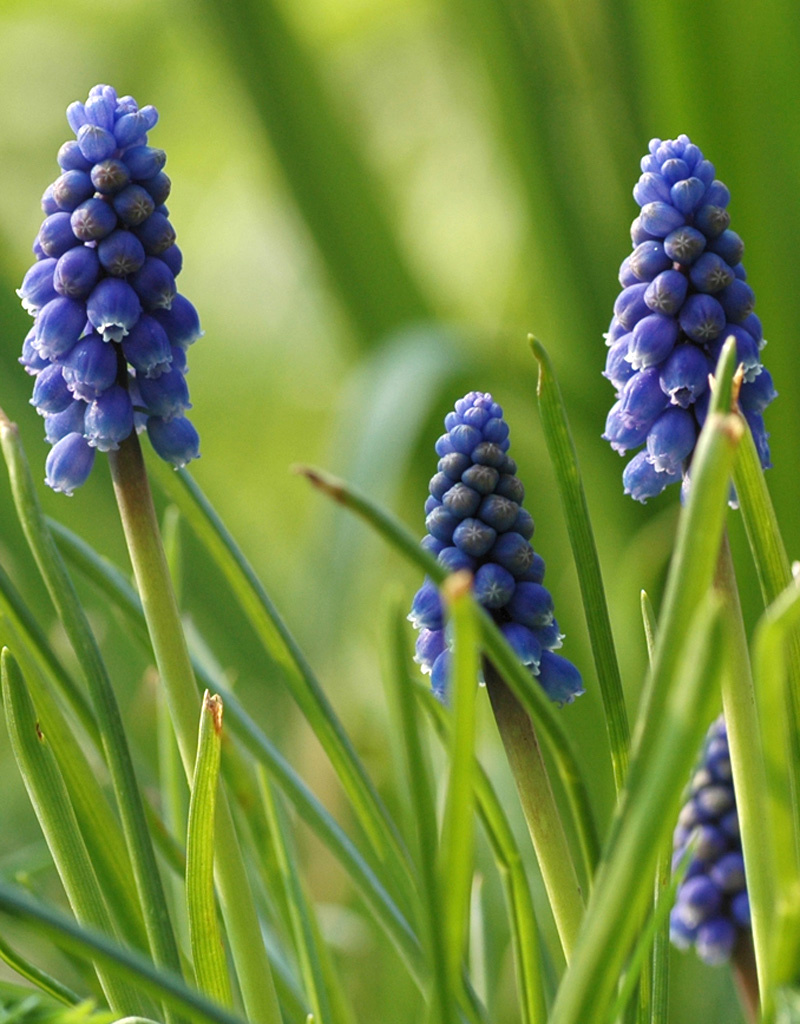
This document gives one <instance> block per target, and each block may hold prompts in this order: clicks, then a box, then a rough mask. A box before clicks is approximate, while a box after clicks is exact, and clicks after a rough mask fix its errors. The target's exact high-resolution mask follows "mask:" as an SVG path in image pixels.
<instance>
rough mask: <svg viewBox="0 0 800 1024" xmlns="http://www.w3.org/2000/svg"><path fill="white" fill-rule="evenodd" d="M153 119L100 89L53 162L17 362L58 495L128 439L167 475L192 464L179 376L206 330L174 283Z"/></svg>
mask: <svg viewBox="0 0 800 1024" xmlns="http://www.w3.org/2000/svg"><path fill="white" fill-rule="evenodd" d="M157 120H158V112H157V111H156V109H155V107H152V106H146V107H141V108H140V107H139V106H138V105H137V103H136V101H135V100H134V99H133V98H132V97H131V96H121V97H118V96H117V94H116V92H115V90H114V89H112V88H111V86H109V85H96V86H95V87H94V88H93V89H92V90H91V91H90V92H89V96H88V99H87V100H86V102H85V103H78V102H75V103H72V104H70V106H69V107H68V109H67V121H68V122H69V125H70V127H71V128H72V130H73V132H74V133H75V136H76V138H75V139H70V140H69V141H68V142H65V143H64V145H63V146H62V147H61V149H60V150H59V152H58V164H59V167H60V168H61V173H60V174H59V176H58V177H57V178H56V180H55V181H54V182H53V183H52V184H51V185H48V187H47V189H45V192H44V195H43V197H42V209H43V211H44V214H45V219H44V221H43V222H42V225H41V227H40V229H39V233H38V235H37V236H36V241H35V242H34V245H33V252H34V255H35V256H36V262H35V263H34V264H33V266H32V267H31V268H30V269H29V270H28V272H27V273H26V274H25V277H24V280H23V282H22V286H21V287H20V288H19V289H18V294H19V296H20V298H21V299H22V304H23V306H24V307H25V309H26V310H27V311H28V312H29V313H30V314H31V315H32V316H33V318H34V322H33V327H32V328H31V330H30V331H29V333H28V336H27V337H26V338H25V342H24V344H23V347H22V356H21V358H20V362H21V363H22V365H23V366H24V368H25V369H26V371H27V372H28V373H29V374H31V375H32V376H33V377H35V382H34V387H33V398H32V399H31V404H32V405H33V406H34V407H35V408H36V411H37V412H38V413H39V414H40V415H41V416H43V417H44V423H45V437H46V439H47V441H48V442H49V443H50V444H51V445H52V446H53V447H52V449H51V451H50V454H49V455H48V458H47V466H46V482H47V483H48V484H49V485H50V486H51V487H52V488H53V489H54V490H56V491H63V492H64V493H65V494H71V493H72V491H73V490H74V489H75V488H76V487H80V486H81V484H83V483H84V482H85V481H86V478H87V477H88V475H89V473H90V472H91V469H92V465H93V463H94V456H95V451H112V450H115V449H117V448H118V447H119V445H120V443H121V442H122V441H124V440H125V438H126V437H128V435H129V434H130V433H131V432H132V431H133V430H134V429H139V430H145V429H146V430H147V433H148V435H149V437H150V441H151V443H152V445H153V447H154V448H155V450H156V452H157V453H158V454H159V455H160V456H161V458H163V459H165V460H166V461H168V462H171V463H172V464H173V465H175V466H176V467H179V466H184V465H185V464H186V463H187V462H189V461H190V460H191V459H193V458H196V457H197V456H198V454H199V438H198V436H197V432H196V430H195V429H194V427H193V426H192V424H191V423H190V422H189V420H188V419H186V417H185V416H184V413H185V412H186V410H187V409H189V408H190V402H189V392H188V389H187V387H186V380H185V376H184V375H185V373H186V352H185V350H186V348H187V347H188V346H189V345H190V344H191V343H192V342H193V341H195V340H196V339H197V338H199V337H200V335H201V334H202V331H201V330H200V322H199V319H198V316H197V311H196V310H195V308H194V306H193V305H192V304H191V302H189V301H188V299H186V298H184V297H183V296H182V295H180V294H179V293H178V290H177V286H176V283H175V278H176V277H177V276H178V274H179V273H180V271H181V266H182V257H181V251H180V249H179V248H178V246H177V245H176V244H175V230H174V228H173V227H172V224H171V223H170V220H169V211H168V210H167V207H166V206H165V205H164V203H165V202H166V199H167V197H168V196H169V191H170V180H169V178H168V177H167V175H166V174H165V173H164V169H163V168H164V164H165V162H166V154H165V153H164V151H163V150H161V149H154V148H153V147H152V146H149V145H148V144H147V134H148V132H149V131H150V130H151V129H152V128H153V127H154V125H155V124H156V122H157Z"/></svg>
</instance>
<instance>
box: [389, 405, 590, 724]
mask: <svg viewBox="0 0 800 1024" xmlns="http://www.w3.org/2000/svg"><path fill="white" fill-rule="evenodd" d="M444 425H445V429H446V430H447V433H446V434H443V435H442V437H440V438H439V440H438V441H437V442H436V453H437V455H439V465H438V472H437V473H436V475H435V476H434V477H433V479H432V480H431V483H430V488H429V489H430V497H429V498H428V500H427V501H426V503H425V513H426V516H427V518H426V520H425V525H426V527H427V530H428V534H427V536H426V537H424V538H423V540H422V546H423V547H425V548H427V550H428V551H430V552H431V553H432V554H434V555H436V557H437V559H438V560H439V562H440V563H441V564H442V565H443V566H444V567H445V568H446V569H448V570H449V571H450V572H457V571H458V570H460V569H466V570H468V571H469V572H471V573H472V574H473V577H474V594H475V598H476V599H477V600H478V601H479V602H480V603H481V604H482V605H483V606H484V607H485V608H487V609H488V610H489V611H490V612H491V615H492V617H493V618H494V620H495V621H496V622H497V624H498V625H499V627H500V629H501V631H502V632H503V634H504V635H505V637H506V639H507V640H508V642H509V643H510V645H511V646H512V647H513V648H514V650H515V651H516V652H517V654H518V655H519V657H520V660H521V661H522V662H523V664H525V665H527V666H528V667H529V668H530V670H531V672H532V673H533V674H534V675H535V676H536V677H537V678H538V679H539V682H540V683H541V685H542V687H543V689H544V690H545V692H546V693H547V695H548V696H549V697H550V698H551V700H554V701H557V702H558V703H559V704H565V703H571V702H572V701H573V700H574V699H575V697H577V696H579V695H580V694H582V693H583V692H584V689H583V683H582V680H581V676H580V673H579V672H578V670H577V669H576V668H575V666H574V665H573V664H572V663H571V662H569V661H567V659H566V658H562V657H561V656H560V655H558V654H554V653H553V652H554V650H555V649H556V648H559V647H561V643H562V639H563V637H562V634H561V631H560V630H559V627H558V623H557V622H556V620H555V618H554V616H553V600H552V598H551V596H550V594H549V592H548V591H547V590H546V589H545V587H544V586H543V585H542V584H543V580H544V561H543V560H542V558H541V556H540V555H538V554H536V553H535V552H534V550H533V547H532V546H531V543H530V538H531V537H532V536H533V520H532V519H531V517H530V515H529V513H528V512H527V511H526V510H525V509H524V508H523V507H522V500H523V497H524V494H525V492H524V488H523V486H522V484H521V483H520V481H519V480H518V479H517V477H516V475H515V474H516V471H517V466H516V463H515V462H514V460H513V459H512V458H511V457H510V456H509V455H508V448H509V439H508V425H507V424H506V423H505V421H504V419H503V410H502V408H501V407H500V406H499V405H498V404H497V402H495V401H494V400H493V399H492V396H491V395H490V394H484V393H482V392H480V391H471V392H470V393H469V394H468V395H466V396H465V397H464V398H462V399H460V400H459V401H458V402H456V406H455V411H454V412H451V413H448V415H447V416H446V417H445V421H444ZM408 617H409V619H410V620H411V622H412V623H413V625H414V626H415V628H417V629H418V630H419V637H418V639H417V645H416V657H415V660H416V661H417V662H418V663H419V664H420V665H421V667H422V671H423V672H426V673H430V675H431V685H432V688H433V691H434V693H435V694H436V695H437V696H438V697H439V698H440V699H444V698H445V697H446V694H447V689H448V675H449V667H450V648H449V643H448V637H447V631H446V628H445V624H444V618H443V609H442V603H441V599H440V596H439V591H438V590H437V588H436V586H435V585H434V584H433V582H432V581H431V580H429V579H426V580H425V582H424V583H423V585H422V587H421V588H420V589H419V590H418V591H417V594H416V595H415V597H414V601H413V604H412V607H411V613H410V614H409V616H408Z"/></svg>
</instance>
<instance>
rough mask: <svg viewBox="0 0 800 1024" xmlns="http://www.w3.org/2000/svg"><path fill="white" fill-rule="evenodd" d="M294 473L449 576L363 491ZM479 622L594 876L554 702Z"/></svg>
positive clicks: (583, 798)
mask: <svg viewBox="0 0 800 1024" xmlns="http://www.w3.org/2000/svg"><path fill="white" fill-rule="evenodd" d="M296 471H297V472H298V473H301V474H302V475H303V476H305V477H306V479H307V480H308V481H309V482H310V483H311V484H313V486H314V487H316V488H317V489H318V490H321V491H322V492H323V493H324V494H326V495H327V496H328V497H329V498H332V499H333V500H334V501H336V502H339V504H341V505H343V506H344V507H345V508H347V509H349V510H350V511H351V512H354V513H355V514H356V515H358V516H360V517H361V518H362V519H364V520H365V521H366V522H367V523H368V524H369V525H370V526H371V527H372V528H373V529H374V530H376V531H377V532H378V533H379V534H380V535H381V536H382V537H383V539H384V540H385V541H386V542H387V543H388V544H390V545H391V546H392V547H393V548H394V549H395V550H396V551H398V552H399V553H400V554H401V555H403V556H404V557H405V558H406V559H407V560H408V561H409V562H410V563H411V564H412V565H416V566H417V567H418V568H419V569H420V570H421V571H422V572H424V573H427V575H428V576H430V577H431V579H432V580H433V581H434V582H435V583H437V584H442V583H443V582H444V581H445V579H446V578H447V575H448V574H447V571H446V570H445V569H444V568H443V566H442V565H441V564H440V563H439V562H438V561H437V560H436V559H435V558H434V557H433V556H432V555H431V554H430V553H429V552H427V551H426V550H425V549H424V548H422V547H420V545H419V542H418V541H417V539H416V538H415V537H414V536H413V535H412V534H411V533H409V531H408V530H407V529H406V528H405V527H404V526H402V525H401V524H400V523H398V522H397V521H396V520H395V519H393V518H392V516H390V515H389V514H388V513H387V512H385V511H384V510H383V509H381V508H379V507H378V506H377V505H375V504H374V503H373V502H372V501H371V500H370V499H369V498H367V497H366V496H365V495H363V494H361V493H360V492H358V491H357V490H355V489H354V488H352V487H349V486H348V485H347V484H345V483H344V481H342V480H339V479H337V478H336V477H334V476H331V474H329V473H325V472H324V471H322V470H319V469H313V468H311V467H309V466H300V467H297V468H296ZM478 621H479V622H480V627H481V637H482V647H483V650H484V653H485V654H486V655H487V657H488V658H489V659H490V660H491V661H492V662H493V663H494V665H495V667H496V668H497V669H498V671H499V672H500V673H501V675H502V676H503V678H504V679H505V681H506V683H507V684H508V685H509V686H510V687H511V689H512V690H513V692H514V695H515V697H516V698H517V700H519V701H520V703H521V704H522V706H523V707H524V708H525V710H526V712H527V713H528V715H530V716H531V718H532V719H534V720H535V721H536V724H537V726H538V727H539V728H540V730H541V732H542V735H543V736H544V738H545V740H546V742H547V743H548V745H549V746H550V748H551V750H552V753H553V756H554V758H555V760H556V763H557V765H558V770H559V773H560V775H561V778H562V781H563V783H564V786H565V788H566V791H567V797H568V799H569V803H570V808H571V810H572V814H573V818H574V823H575V829H576V832H577V834H578V838H579V842H580V846H581V853H582V855H583V859H584V863H585V865H586V869H587V877H588V878H591V877H592V875H593V873H594V867H595V864H596V862H597V856H598V841H597V832H596V828H595V824H594V818H593V815H592V809H591V806H590V804H589V801H588V797H587V794H586V787H585V784H584V782H583V779H582V777H581V774H580V771H579V770H578V766H577V761H576V758H575V755H574V753H573V751H572V748H571V746H570V742H569V739H568V738H567V735H566V733H565V732H564V729H563V727H562V726H561V723H560V722H559V720H558V717H557V713H556V711H555V708H554V707H553V704H552V702H551V701H550V700H549V699H548V698H547V697H546V696H545V693H544V691H543V690H542V688H541V687H540V686H538V685H537V684H536V683H535V682H534V680H533V677H532V676H531V674H530V672H528V670H527V669H526V668H525V667H524V666H523V665H522V664H521V662H520V661H519V658H517V656H516V655H515V654H514V652H513V651H512V649H511V648H510V647H509V645H508V643H507V642H506V640H505V637H503V635H502V633H501V632H500V630H499V629H498V628H497V626H496V624H495V623H494V622H493V620H492V618H491V616H489V614H488V613H486V611H485V609H483V610H482V611H481V614H480V615H479V619H478Z"/></svg>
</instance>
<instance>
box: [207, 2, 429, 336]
mask: <svg viewBox="0 0 800 1024" xmlns="http://www.w3.org/2000/svg"><path fill="white" fill-rule="evenodd" d="M206 6H207V9H208V10H209V12H210V13H211V14H212V16H213V19H214V22H215V24H216V25H217V27H218V33H217V38H218V39H219V40H221V41H222V43H223V44H224V45H225V46H226V48H227V50H228V52H229V54H230V56H231V61H232V66H233V67H234V68H235V69H237V71H238V72H239V73H240V75H241V76H242V79H243V82H244V84H245V86H246V88H247V89H248V91H249V93H250V97H251V99H252V101H253V103H254V104H255V108H256V110H257V112H258V114H259V116H260V118H261V120H262V122H263V124H264V127H265V128H266V129H267V131H268V132H269V137H270V142H271V144H272V147H273V149H274V151H275V153H276V154H277V156H278V159H279V161H280V163H281V165H282V167H283V170H284V172H285V180H286V182H287V184H288V186H289V188H290V189H291V190H292V192H293V195H294V198H295V201H296V202H297V204H298V206H299V209H300V211H301V213H302V214H303V216H304V218H305V220H306V222H307V224H308V226H309V228H310V230H311V233H312V235H313V237H314V240H315V241H316V243H317V246H318V247H319V250H320V252H321V254H322V256H323V259H324V260H325V264H326V268H327V271H328V274H329V275H330V278H331V280H332V281H333V282H334V283H335V285H336V288H337V291H338V293H339V296H340V298H341V299H342V300H343V302H344V304H345V306H346V308H347V310H348V312H349V313H350V316H351V317H352V319H353V322H354V324H355V326H356V327H357V329H358V331H359V333H360V338H361V341H362V344H367V345H368V344H371V343H373V342H374V340H375V339H376V338H379V337H381V336H382V335H384V334H386V333H387V332H388V331H390V330H392V329H393V328H395V327H398V326H399V325H400V324H402V323H405V322H411V321H420V320H425V319H430V318H431V314H430V311H429V308H428V304H427V302H426V300H425V298H424V297H423V294H422V292H421V291H420V289H419V287H418V285H417V284H416V282H415V280H414V277H413V275H412V273H411V271H410V269H409V267H408V265H407V264H406V262H405V259H404V257H403V254H402V252H401V250H400V247H399V245H398V241H397V238H396V237H395V235H394V233H393V231H392V229H391V226H390V223H389V220H388V218H387V209H388V204H387V203H385V201H384V200H383V198H382V197H381V190H380V187H379V184H378V182H377V180H376V176H375V175H374V173H372V172H371V170H370V168H369V166H368V164H367V162H366V160H365V158H364V155H363V154H362V152H361V150H360V148H359V147H358V146H357V144H356V142H355V140H354V138H353V137H352V136H351V132H350V130H349V127H348V124H347V123H346V122H345V120H344V118H343V117H342V116H341V115H340V114H339V111H338V109H337V105H336V103H335V102H334V100H333V98H332V97H331V96H330V94H329V92H328V90H327V89H326V88H325V86H324V84H323V80H322V77H321V75H320V71H319V68H318V67H317V65H316V63H315V61H314V58H313V55H312V54H311V52H310V51H309V50H308V49H307V48H306V46H305V45H304V43H303V40H302V39H301V38H300V37H299V36H298V35H297V34H295V33H294V32H293V31H292V28H291V26H290V24H289V22H288V21H287V20H286V17H285V16H284V14H283V12H282V9H281V7H280V5H279V4H277V3H275V2H273V0H239V3H237V5H236V9H235V11H232V10H231V8H230V7H229V5H228V4H227V3H224V2H223V0H207V3H206Z"/></svg>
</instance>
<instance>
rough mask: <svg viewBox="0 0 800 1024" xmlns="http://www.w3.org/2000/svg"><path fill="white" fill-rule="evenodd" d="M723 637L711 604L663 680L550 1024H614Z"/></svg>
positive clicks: (710, 700) (705, 716)
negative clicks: (649, 737) (617, 995)
mask: <svg viewBox="0 0 800 1024" xmlns="http://www.w3.org/2000/svg"><path fill="white" fill-rule="evenodd" d="M726 633H727V630H723V629H722V627H721V615H720V607H719V604H718V602H716V601H706V602H705V603H704V604H703V605H702V607H701V608H695V617H694V622H693V628H692V629H691V631H690V633H689V636H688V638H687V641H686V643H685V644H683V645H682V650H681V653H680V655H679V657H678V658H677V660H676V661H675V662H673V664H672V665H671V667H670V677H669V678H668V679H663V680H662V683H663V684H664V689H665V691H666V697H665V699H664V700H663V701H662V703H661V707H660V710H659V722H658V728H657V729H654V730H653V742H652V743H648V744H647V745H642V746H641V747H640V748H639V749H638V750H637V752H636V754H635V756H634V758H633V760H632V761H631V767H630V772H629V779H628V782H627V784H626V795H625V799H624V806H625V813H624V814H622V815H620V814H617V816H616V828H614V829H613V831H612V837H611V841H610V844H609V848H608V850H607V853H606V856H605V857H604V860H603V863H602V864H601V866H600V868H599V870H598V874H597V879H596V882H595V887H594V889H593V890H592V895H591V898H590V901H589V906H588V909H587V913H586V919H585V924H584V928H583V930H582V932H581V936H580V941H579V943H578V948H577V950H576V952H575V957H574V959H573V961H572V963H571V964H570V966H569V968H568V969H567V973H566V975H565V976H564V978H563V979H562V982H561V986H560V988H559V990H558V994H557V996H556V1002H555V1005H554V1007H553V1012H552V1016H551V1021H550V1024H600V1022H606V1021H609V1020H612V1019H613V1018H612V1017H611V1016H610V1015H609V1012H608V1011H609V1004H610V1003H611V1000H612V999H613V997H614V992H615V989H616V986H617V979H618V978H619V977H620V975H621V972H622V968H623V965H624V963H625V961H626V959H627V956H628V954H629V952H630V946H631V943H632V942H633V939H634V938H635V936H636V933H637V932H638V930H639V928H640V926H641V924H642V921H643V919H644V916H645V914H646V911H647V904H648V902H649V900H650V899H651V897H652V885H651V879H652V878H653V873H654V871H655V866H656V860H657V858H658V852H659V850H660V849H661V848H662V845H663V841H664V838H665V836H666V835H667V833H668V832H669V831H671V829H672V827H673V825H672V823H673V821H674V819H675V816H676V814H677V812H678V805H679V800H680V793H681V788H682V785H683V781H684V780H685V779H686V778H687V777H688V775H689V772H690V770H691V767H692V764H693V763H694V760H695V758H696V755H697V748H698V747H699V745H700V743H701V741H702V737H703V734H704V732H705V729H706V726H707V724H708V720H709V718H710V717H711V715H712V713H713V706H714V704H715V702H716V701H717V700H718V699H719V698H718V691H717V686H718V683H719V674H720V671H721V664H720V662H721V659H720V658H719V650H720V649H721V645H723V644H724V643H725V642H726Z"/></svg>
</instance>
